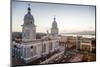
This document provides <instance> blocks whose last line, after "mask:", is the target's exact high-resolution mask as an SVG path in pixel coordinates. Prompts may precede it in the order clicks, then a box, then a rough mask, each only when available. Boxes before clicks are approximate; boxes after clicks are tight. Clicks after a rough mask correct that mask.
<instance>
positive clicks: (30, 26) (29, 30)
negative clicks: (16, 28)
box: [22, 4, 36, 42]
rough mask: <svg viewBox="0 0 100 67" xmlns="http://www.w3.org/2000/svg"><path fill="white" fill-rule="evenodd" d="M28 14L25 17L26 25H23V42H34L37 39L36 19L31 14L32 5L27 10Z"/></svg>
mask: <svg viewBox="0 0 100 67" xmlns="http://www.w3.org/2000/svg"><path fill="white" fill-rule="evenodd" d="M27 10H28V12H27V14H26V15H25V16H24V24H23V25H22V27H23V28H22V41H24V42H27V41H33V40H34V39H36V26H35V24H34V17H33V16H32V14H31V8H30V4H28V8H27Z"/></svg>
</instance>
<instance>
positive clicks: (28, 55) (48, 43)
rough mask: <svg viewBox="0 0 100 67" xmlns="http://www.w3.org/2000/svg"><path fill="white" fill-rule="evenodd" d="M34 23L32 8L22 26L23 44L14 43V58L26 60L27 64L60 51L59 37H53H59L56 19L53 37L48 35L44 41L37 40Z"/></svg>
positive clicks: (52, 31) (53, 26)
mask: <svg viewBox="0 0 100 67" xmlns="http://www.w3.org/2000/svg"><path fill="white" fill-rule="evenodd" d="M34 22H35V21H34V17H33V16H32V15H31V8H30V7H28V13H27V14H26V15H25V16H24V24H23V25H22V27H23V28H22V43H21V44H18V43H15V42H13V47H12V49H13V52H12V53H13V56H16V57H18V58H20V59H22V60H24V62H25V63H29V62H31V61H34V60H36V59H38V58H40V57H41V56H46V55H47V54H49V53H51V52H54V51H57V50H59V39H58V38H57V37H56V38H53V36H56V35H58V28H57V23H56V21H55V18H54V22H53V24H52V29H51V34H52V36H49V35H48V34H47V36H45V37H43V38H42V39H36V26H35V23H34Z"/></svg>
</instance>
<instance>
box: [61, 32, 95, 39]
mask: <svg viewBox="0 0 100 67" xmlns="http://www.w3.org/2000/svg"><path fill="white" fill-rule="evenodd" d="M60 35H62V36H74V37H76V36H82V37H85V38H95V34H73V33H62V34H60Z"/></svg>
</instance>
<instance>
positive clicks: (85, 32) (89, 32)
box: [63, 31, 95, 35]
mask: <svg viewBox="0 0 100 67" xmlns="http://www.w3.org/2000/svg"><path fill="white" fill-rule="evenodd" d="M63 34H80V35H95V31H81V32H72V33H63Z"/></svg>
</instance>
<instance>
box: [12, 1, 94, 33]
mask: <svg viewBox="0 0 100 67" xmlns="http://www.w3.org/2000/svg"><path fill="white" fill-rule="evenodd" d="M28 4H30V7H31V14H32V15H33V16H34V22H35V25H36V28H37V31H36V32H44V33H45V32H46V30H49V32H50V29H51V27H52V22H53V18H54V16H55V17H56V21H57V24H58V28H59V33H69V32H78V31H95V6H79V5H69V4H66V5H65V4H53V3H52V4H50V3H36V2H20V1H13V2H12V31H13V32H15V31H18V32H21V31H22V27H21V25H22V24H23V23H24V22H23V20H24V17H23V16H24V15H25V14H26V13H27V7H28Z"/></svg>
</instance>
